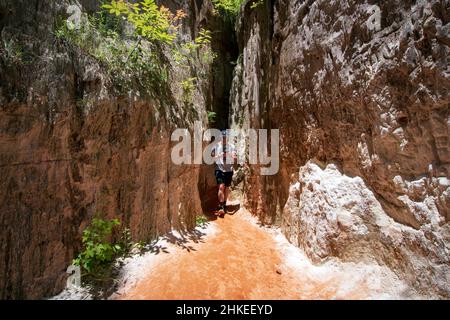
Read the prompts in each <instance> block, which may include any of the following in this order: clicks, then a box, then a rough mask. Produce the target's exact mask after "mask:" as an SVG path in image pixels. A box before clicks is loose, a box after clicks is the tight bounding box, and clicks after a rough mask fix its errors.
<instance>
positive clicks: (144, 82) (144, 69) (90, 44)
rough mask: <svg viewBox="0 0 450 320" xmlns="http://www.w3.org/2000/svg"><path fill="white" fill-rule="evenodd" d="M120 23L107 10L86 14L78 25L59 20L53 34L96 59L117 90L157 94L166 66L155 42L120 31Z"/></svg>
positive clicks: (165, 73) (123, 92)
mask: <svg viewBox="0 0 450 320" xmlns="http://www.w3.org/2000/svg"><path fill="white" fill-rule="evenodd" d="M122 32H124V30H122V26H121V22H120V20H118V18H117V17H115V16H111V15H110V14H109V13H108V12H105V11H100V12H98V13H95V14H93V15H85V16H83V18H82V19H81V23H80V25H79V26H78V27H75V25H74V24H73V23H71V22H70V21H66V20H65V19H63V20H61V21H60V22H59V23H58V25H57V26H56V28H55V31H54V34H55V37H56V38H57V39H59V40H61V41H63V42H64V43H66V44H69V45H70V46H72V47H74V48H78V49H80V50H82V51H83V52H84V53H85V54H88V55H91V56H93V57H94V58H96V59H97V60H98V61H99V62H100V63H101V64H102V65H103V66H104V67H105V70H106V71H107V73H108V74H109V76H110V78H111V80H112V83H113V84H114V86H115V87H116V88H117V89H118V91H119V93H121V94H125V93H127V92H128V91H129V90H132V89H139V90H140V91H141V92H146V93H152V94H158V93H159V92H160V91H161V88H162V87H163V86H164V84H165V83H166V81H167V79H168V71H167V66H166V65H165V63H163V62H162V61H161V59H160V56H159V54H158V48H157V45H156V44H153V43H152V42H149V41H141V39H140V38H139V37H138V36H135V35H134V34H132V35H131V38H130V36H128V38H129V39H130V40H131V41H130V40H127V35H124V34H122Z"/></svg>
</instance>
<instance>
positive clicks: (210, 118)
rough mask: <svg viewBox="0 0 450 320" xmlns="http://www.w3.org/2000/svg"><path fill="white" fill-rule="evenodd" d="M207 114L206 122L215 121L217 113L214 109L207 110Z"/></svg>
mask: <svg viewBox="0 0 450 320" xmlns="http://www.w3.org/2000/svg"><path fill="white" fill-rule="evenodd" d="M206 113H207V115H208V122H209V123H211V124H213V123H215V122H216V118H217V113H216V112H214V111H207V112H206Z"/></svg>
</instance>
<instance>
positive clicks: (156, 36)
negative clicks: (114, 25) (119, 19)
mask: <svg viewBox="0 0 450 320" xmlns="http://www.w3.org/2000/svg"><path fill="white" fill-rule="evenodd" d="M102 7H103V8H105V9H107V10H108V11H109V13H111V14H114V15H116V16H123V17H125V18H126V19H127V21H128V22H129V23H131V24H132V25H133V26H134V28H135V32H136V34H137V35H139V36H141V37H144V38H146V39H148V40H150V41H158V42H162V43H166V44H170V43H172V42H173V40H174V39H175V37H176V34H175V31H176V30H177V29H178V26H177V22H178V20H180V19H182V18H184V17H185V16H186V14H185V13H184V12H183V11H182V10H179V11H177V13H176V14H172V13H171V12H170V10H169V9H167V8H166V7H164V6H159V7H158V5H157V4H156V2H155V0H143V1H141V2H138V3H130V2H128V1H125V0H112V1H108V2H107V3H105V4H103V5H102Z"/></svg>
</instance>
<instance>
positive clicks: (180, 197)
mask: <svg viewBox="0 0 450 320" xmlns="http://www.w3.org/2000/svg"><path fill="white" fill-rule="evenodd" d="M160 2H161V3H163V4H164V5H165V6H167V7H168V8H169V9H171V10H172V11H175V10H177V9H183V10H184V11H185V13H187V15H188V16H187V17H186V18H185V19H184V20H183V24H182V26H181V29H180V33H179V35H178V38H179V39H184V40H191V39H194V38H195V37H196V36H197V35H198V32H199V30H200V28H201V27H204V26H206V27H207V26H208V24H209V23H210V21H211V19H212V16H211V11H212V6H211V3H210V2H208V1H205V2H204V1H181V2H180V1H169V0H168V1H160ZM74 3H75V6H76V7H77V8H80V9H82V10H83V11H95V10H98V6H99V3H100V1H91V0H84V1H80V2H79V3H78V2H69V1H65V0H60V1H40V0H33V1H30V0H26V1H4V0H2V1H0V32H1V40H2V48H1V49H2V50H1V52H0V53H1V54H0V56H1V60H0V176H1V179H0V194H1V200H0V221H1V227H0V246H1V248H0V298H2V299H17V298H41V297H46V296H51V295H54V294H56V293H58V292H59V291H60V290H62V288H63V287H64V285H65V279H66V276H67V275H66V273H65V270H66V268H67V267H68V265H70V264H71V261H72V259H73V258H74V255H76V254H77V252H79V250H80V248H81V233H82V231H83V229H84V228H85V227H86V226H87V224H88V223H89V222H90V221H91V219H92V217H93V216H94V215H99V216H100V217H103V218H119V219H120V220H121V221H122V227H129V228H130V229H131V234H132V237H133V240H135V241H150V240H151V239H154V238H155V237H156V236H158V235H161V234H164V233H166V232H167V231H169V230H171V229H172V228H176V229H181V230H183V229H187V228H192V227H193V226H194V225H195V217H196V215H198V214H201V213H202V207H201V201H200V194H199V190H198V188H195V187H194V188H193V185H194V186H196V182H197V183H198V186H199V188H201V189H202V190H207V188H208V186H207V185H205V183H206V182H205V181H203V180H201V178H200V176H201V170H202V169H201V168H200V166H189V167H187V166H175V165H173V164H172V162H171V161H170V152H171V142H170V135H171V133H172V129H173V128H192V126H193V122H194V121H195V120H199V121H202V122H203V124H204V125H206V124H207V118H206V109H207V105H208V104H210V103H211V101H213V100H214V99H215V97H216V96H215V95H224V94H228V92H225V93H223V92H221V91H220V90H216V91H217V93H212V92H211V89H210V83H211V80H210V79H211V77H212V74H211V71H212V70H211V68H210V66H209V65H204V64H203V65H202V63H201V61H200V60H199V59H196V58H193V59H192V61H190V63H191V65H190V69H188V70H186V68H180V67H178V66H177V65H176V64H175V63H174V62H173V61H172V60H171V58H172V57H171V56H170V55H169V54H167V52H159V53H158V54H160V57H161V59H162V60H167V61H165V63H166V64H169V65H170V72H169V79H168V81H167V82H165V83H163V84H161V85H160V86H159V87H158V91H154V92H150V94H149V95H148V94H147V95H145V94H142V93H141V92H140V91H139V89H138V88H137V87H136V88H135V90H131V91H129V92H128V93H127V94H119V93H117V91H116V90H115V89H114V87H113V85H112V83H111V79H110V78H109V77H108V75H107V73H106V71H105V68H104V66H103V65H102V64H101V63H100V62H99V61H97V60H96V59H95V58H93V57H92V56H91V55H89V54H87V53H86V52H83V50H80V49H79V48H76V47H73V46H69V45H68V44H67V42H65V41H62V40H61V39H58V38H57V37H56V36H55V26H56V25H57V23H58V21H60V20H61V19H66V18H67V17H69V16H70V15H71V14H73V12H74V11H73V7H71V8H72V9H70V8H69V4H74ZM211 23H212V22H211ZM214 23H217V22H214ZM215 41H217V40H215ZM193 76H196V77H197V83H196V87H195V89H194V91H193V92H192V93H191V94H192V101H193V103H192V104H191V105H190V106H189V108H188V107H186V103H185V102H183V97H182V96H183V92H182V89H181V85H180V83H181V82H182V81H183V80H185V79H187V78H190V77H193ZM222 90H225V89H222Z"/></svg>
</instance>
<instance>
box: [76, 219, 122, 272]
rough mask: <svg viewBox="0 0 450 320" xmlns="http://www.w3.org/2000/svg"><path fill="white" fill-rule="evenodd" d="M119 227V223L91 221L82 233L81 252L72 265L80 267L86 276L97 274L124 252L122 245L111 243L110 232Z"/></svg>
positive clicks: (99, 220) (117, 221)
mask: <svg viewBox="0 0 450 320" xmlns="http://www.w3.org/2000/svg"><path fill="white" fill-rule="evenodd" d="M118 226H120V221H119V220H117V219H113V220H109V221H108V220H102V219H93V220H92V223H91V225H90V226H89V227H87V228H86V229H85V230H84V231H83V237H82V244H83V251H81V252H80V253H79V255H78V256H77V258H75V259H74V261H73V264H74V265H77V266H81V268H82V269H83V270H84V271H85V272H86V273H87V274H91V275H93V274H97V273H99V272H100V271H101V270H102V269H103V268H105V266H107V265H108V264H110V263H111V262H112V261H113V260H114V258H116V257H117V256H118V255H120V254H122V253H123V252H124V250H125V248H124V247H123V245H121V244H119V243H115V242H112V240H111V237H112V232H113V230H114V229H115V228H117V227H118Z"/></svg>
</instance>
